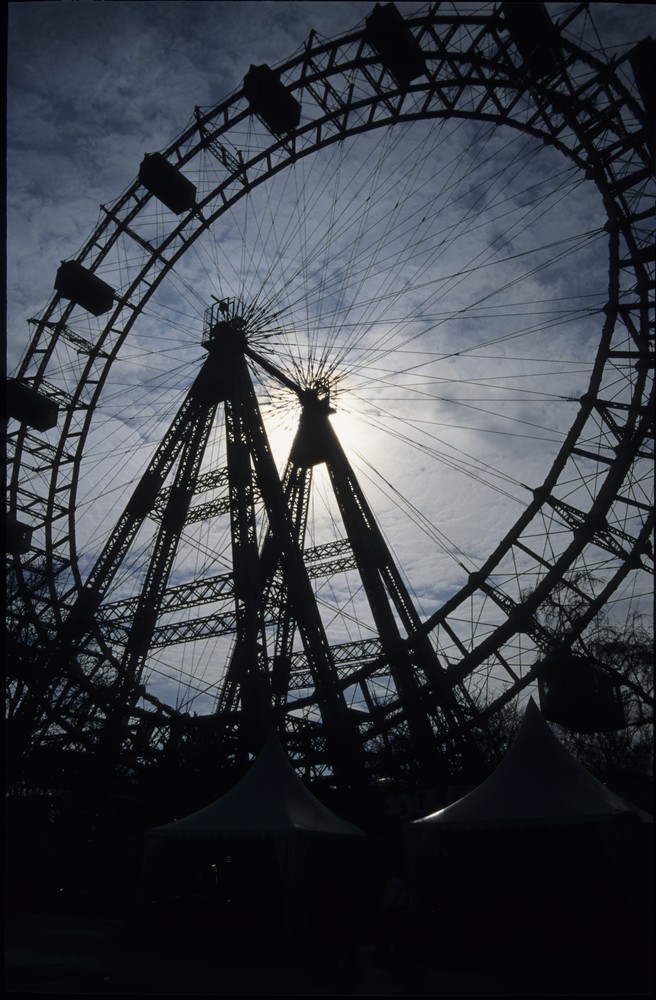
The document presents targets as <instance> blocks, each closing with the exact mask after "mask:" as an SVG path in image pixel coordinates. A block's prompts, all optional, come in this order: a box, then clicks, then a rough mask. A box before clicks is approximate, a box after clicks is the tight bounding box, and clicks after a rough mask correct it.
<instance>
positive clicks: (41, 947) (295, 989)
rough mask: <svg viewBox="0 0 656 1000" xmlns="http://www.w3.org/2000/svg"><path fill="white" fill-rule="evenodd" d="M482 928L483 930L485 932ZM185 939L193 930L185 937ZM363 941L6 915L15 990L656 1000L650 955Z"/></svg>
mask: <svg viewBox="0 0 656 1000" xmlns="http://www.w3.org/2000/svg"><path fill="white" fill-rule="evenodd" d="M482 932H483V928H476V930H475V932H474V933H475V934H476V936H477V937H479V936H480V935H481V933H482ZM183 938H184V935H183ZM479 948H480V950H471V949H470V950H469V951H465V950H464V949H463V950H458V949H451V950H449V952H448V954H442V955H440V954H438V953H437V952H435V951H433V952H432V953H431V949H430V948H427V947H424V948H422V949H417V948H408V949H407V950H406V954H405V955H403V956H392V957H390V956H389V955H385V954H383V953H381V952H382V950H381V949H380V948H377V947H376V946H375V945H370V946H362V947H359V948H357V949H355V951H354V952H353V954H352V955H351V956H349V959H348V960H346V961H344V960H343V959H342V960H337V959H331V958H330V957H327V956H324V957H323V958H321V959H314V960H312V961H308V962H304V960H303V956H302V955H300V954H298V949H295V948H294V944H293V942H292V943H290V944H289V945H288V946H287V948H282V947H281V946H278V947H277V948H276V950H275V951H273V950H270V949H267V947H266V945H265V944H263V943H261V942H260V943H259V944H256V943H255V942H253V945H252V947H250V948H249V947H248V945H247V944H246V942H242V947H239V946H235V943H234V942H232V943H230V944H227V943H225V942H224V943H223V944H222V942H221V940H216V939H213V938H212V937H211V936H209V937H208V936H205V937H204V938H203V939H202V940H201V939H200V936H198V937H196V938H195V939H193V938H190V936H189V935H187V936H186V939H184V940H182V941H181V940H180V939H178V940H177V941H176V940H175V939H171V938H170V937H168V938H167V939H166V940H160V941H158V940H156V939H153V935H152V934H151V933H147V932H146V931H144V930H140V929H139V928H138V927H137V926H136V925H134V924H133V923H132V922H131V921H126V920H120V919H109V918H104V919H102V918H99V917H90V916H85V917H83V918H75V917H73V916H71V915H66V916H63V915H62V916H59V915H55V914H48V915H45V914H40V915H39V914H36V913H25V912H23V913H20V914H18V915H13V916H12V915H8V916H7V918H6V939H5V952H6V958H5V969H6V972H5V990H6V991H7V992H8V993H10V994H11V993H14V994H28V993H33V994H41V995H44V994H45V995H47V994H68V995H76V994H80V995H86V996H98V995H132V996H135V995H136V996H140V995H143V996H158V995H163V996H167V995H168V996H175V995H184V996H198V995H201V996H202V995H206V996H349V995H350V996H652V995H653V978H652V969H651V962H650V960H649V959H647V958H640V959H639V958H635V957H633V958H627V957H626V956H624V957H618V956H612V955H605V956H604V957H603V958H601V957H600V956H595V957H594V958H593V957H591V956H589V957H587V958H586V957H580V956H579V957H578V958H576V959H575V958H573V957H571V956H569V957H566V956H555V955H553V954H552V955H551V956H549V957H548V958H547V957H546V956H544V957H540V958H538V957H537V956H536V957H532V958H531V957H529V956H527V955H526V954H522V953H519V954H514V953H513V952H512V949H511V948H509V950H508V951H507V952H506V953H505V954H501V952H500V951H498V950H497V951H496V952H493V953H486V952H485V950H484V946H483V945H480V946H479Z"/></svg>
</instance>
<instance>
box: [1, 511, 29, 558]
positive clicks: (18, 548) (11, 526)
mask: <svg viewBox="0 0 656 1000" xmlns="http://www.w3.org/2000/svg"><path fill="white" fill-rule="evenodd" d="M32 531H33V529H32V528H31V527H30V525H29V524H24V523H23V522H22V521H19V520H17V518H15V517H13V516H12V515H11V514H7V520H6V523H5V544H6V547H7V552H8V553H9V554H10V555H23V554H24V553H25V552H29V551H30V548H31V547H32Z"/></svg>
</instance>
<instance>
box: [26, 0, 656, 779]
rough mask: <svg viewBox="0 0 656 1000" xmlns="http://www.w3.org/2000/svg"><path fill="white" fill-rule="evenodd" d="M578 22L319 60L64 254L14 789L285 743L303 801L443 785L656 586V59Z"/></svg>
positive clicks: (210, 120) (574, 13) (184, 145)
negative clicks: (570, 615)
mask: <svg viewBox="0 0 656 1000" xmlns="http://www.w3.org/2000/svg"><path fill="white" fill-rule="evenodd" d="M584 7H585V5H580V6H576V7H573V8H572V9H571V10H570V11H569V12H568V13H567V14H566V15H564V16H562V17H561V20H560V21H554V20H552V19H551V18H550V17H549V15H548V13H547V11H546V9H545V8H544V7H543V5H539V4H533V5H523V4H499V5H496V6H491V5H490V6H489V7H486V8H485V9H484V10H483V11H482V12H477V13H471V12H464V13H463V12H462V11H459V10H458V9H457V8H453V9H449V11H448V12H445V5H432V6H430V7H428V8H426V9H425V10H424V11H422V12H419V13H416V14H413V15H412V16H409V17H405V18H404V17H402V16H401V14H400V13H399V12H398V10H397V9H396V8H395V7H394V5H393V4H386V5H383V6H380V5H376V7H375V8H374V9H373V10H372V11H370V12H369V13H368V14H367V17H366V18H365V19H364V21H363V23H362V24H361V25H359V26H358V27H356V28H355V29H354V30H353V31H350V32H348V33H346V34H344V35H342V36H341V37H339V38H335V39H331V40H321V39H319V38H318V36H316V35H315V34H314V33H312V34H310V37H309V39H308V41H307V44H306V45H305V46H304V47H303V49H302V51H300V52H298V53H296V54H295V55H293V56H292V58H290V59H289V60H288V61H286V62H284V63H283V64H281V65H279V66H277V67H275V68H271V67H270V66H268V65H263V66H252V67H251V68H250V70H249V71H248V72H247V74H246V76H245V79H244V83H243V86H242V87H241V88H240V89H239V90H238V91H237V92H235V93H234V94H232V95H230V96H229V97H228V98H227V99H225V100H224V101H222V102H220V103H219V104H217V105H216V106H215V107H212V108H209V109H200V108H196V109H195V111H194V113H193V115H192V117H191V119H190V121H189V123H188V125H187V126H186V127H185V129H184V130H183V131H182V132H181V133H180V135H179V136H178V137H177V138H176V139H175V140H174V141H173V142H172V143H171V145H170V146H169V147H168V148H167V149H165V150H163V151H161V152H157V153H148V154H146V155H145V156H144V159H143V162H142V163H141V166H140V168H139V173H138V177H137V179H136V180H135V181H134V183H132V184H131V185H130V187H129V188H128V189H127V190H126V191H125V192H124V194H122V195H121V196H120V197H119V198H118V199H117V200H115V201H114V202H112V203H111V204H109V205H106V206H103V207H102V213H103V214H102V219H101V222H100V223H99V225H98V226H97V228H96V229H95V231H94V232H93V233H92V234H91V236H90V237H89V239H88V240H87V242H86V243H85V245H84V246H83V247H82V249H81V250H80V251H79V253H78V254H77V255H76V256H75V257H73V258H71V259H70V260H67V261H64V262H62V263H61V266H60V267H59V270H58V271H57V274H56V277H55V281H54V285H55V294H54V295H53V297H52V299H51V300H50V302H49V303H48V305H47V306H46V308H45V309H44V311H43V312H42V313H41V314H40V315H39V316H38V317H37V318H35V319H34V320H31V324H32V326H33V333H32V339H31V342H30V345H29V348H28V350H27V352H26V354H25V357H24V358H23V360H22V362H21V364H20V366H19V368H18V369H17V371H16V372H15V373H14V375H13V377H12V379H10V381H9V387H8V388H9V422H8V428H7V439H8V443H9V456H10V472H9V484H8V509H9V515H8V516H9V522H8V524H9V528H8V532H9V533H8V549H9V562H10V565H9V570H8V572H9V576H10V579H11V581H12V587H13V591H12V593H13V594H14V605H13V607H14V613H15V619H14V627H13V633H14V634H19V635H20V636H22V638H21V639H20V641H19V642H18V643H17V645H16V651H15V655H14V656H13V657H10V660H9V670H8V726H9V734H10V738H11V739H12V740H13V741H14V745H15V747H16V748H18V749H17V751H16V752H17V756H18V757H23V758H24V759H25V760H26V761H31V764H30V765H29V766H31V767H33V768H34V767H36V764H35V763H34V762H35V761H38V760H40V761H46V760H47V761H49V762H50V763H49V764H48V767H50V769H51V771H52V770H53V768H54V769H56V768H57V767H62V768H63V765H62V764H61V761H63V760H66V767H67V768H69V770H70V768H71V760H72V759H73V758H76V759H82V758H84V759H87V760H93V761H95V762H96V763H97V764H98V766H100V767H104V768H105V769H106V773H108V774H109V773H112V774H118V773H123V774H139V773H141V772H143V771H147V770H148V769H149V768H157V767H158V766H160V765H161V764H162V762H163V761H168V760H176V759H182V758H183V757H184V754H185V752H187V751H188V750H189V749H190V748H196V749H198V748H201V749H202V748H204V747H205V748H207V747H211V748H212V753H214V754H218V755H220V757H221V759H222V760H223V761H227V762H232V763H234V764H238V763H239V762H240V761H243V760H245V759H247V758H248V756H249V755H251V754H253V753H256V752H257V751H258V750H259V748H260V747H261V745H262V743H263V741H264V739H265V737H266V735H267V733H268V732H269V731H270V730H271V729H272V728H276V729H277V731H278V733H279V734H280V736H281V737H282V738H283V741H284V743H285V745H286V747H287V750H288V753H289V755H290V758H291V759H292V761H293V762H294V764H295V766H296V767H297V768H298V770H299V771H300V772H301V773H303V774H304V775H306V776H307V777H309V778H314V779H319V778H322V777H328V778H330V780H333V781H335V782H337V783H338V784H340V785H342V786H350V787H353V786H355V787H359V786H362V785H364V784H365V783H367V782H371V781H375V780H379V779H384V778H386V777H388V776H389V774H390V773H391V771H392V769H393V768H395V767H398V762H399V761H402V766H403V767H404V768H406V769H407V772H408V773H415V774H419V775H429V774H435V773H438V772H439V773H442V774H444V775H448V774H449V773H451V772H453V771H454V770H457V768H458V767H459V766H460V765H461V764H462V762H464V761H471V760H474V759H475V758H476V756H477V754H478V753H479V752H480V748H481V745H482V743H484V742H485V740H486V739H487V738H488V736H489V733H488V730H489V722H490V720H491V719H493V718H494V716H495V714H496V713H498V712H500V711H501V710H502V709H503V707H504V706H505V705H506V704H508V703H509V702H512V701H513V700H516V699H518V698H521V697H524V696H526V695H528V693H530V691H531V690H532V689H533V688H534V687H535V685H536V684H537V683H538V681H539V680H540V679H543V678H542V674H541V671H543V670H545V669H546V667H545V664H548V663H549V662H550V658H551V661H552V668H553V666H554V663H553V661H554V654H553V651H554V648H555V647H557V649H558V650H559V654H558V656H556V657H555V661H556V666H558V664H560V666H559V668H558V669H560V671H561V673H563V672H565V673H566V672H567V671H568V670H569V671H570V674H571V673H572V672H574V671H575V669H576V663H577V657H576V655H573V654H576V651H577V649H578V648H579V644H580V642H581V637H582V635H583V633H584V631H585V628H586V627H587V626H588V625H589V623H590V622H591V621H592V620H593V619H594V617H595V615H597V614H598V613H599V611H600V609H602V608H603V607H604V606H605V605H607V604H608V602H609V601H610V600H611V599H612V597H613V595H614V594H616V593H617V592H618V591H620V590H621V589H622V588H623V587H626V586H628V581H630V580H632V579H634V578H635V577H636V576H640V575H642V574H645V573H648V572H652V571H653V553H652V550H651V547H650V537H651V531H652V503H653V498H652V494H651V488H652V480H651V477H652V462H651V446H650V435H651V432H652V420H653V417H652V413H653V410H652V405H653V399H652V394H653V364H654V355H653V294H654V241H653V230H654V200H653V194H654V170H653V166H654V130H653V117H654V116H653V105H652V100H653V98H652V96H651V91H650V90H649V84H648V78H647V71H646V66H647V65H648V63H649V60H650V58H651V56H650V53H651V52H652V50H653V43H652V42H650V40H647V41H646V42H644V43H642V44H641V45H638V46H636V48H635V49H633V50H632V51H631V52H629V53H628V55H627V56H626V57H625V59H624V62H623V64H622V66H620V64H619V63H618V61H617V60H605V59H603V58H601V57H600V56H599V55H597V54H593V53H592V52H590V51H587V50H586V49H585V48H583V47H582V46H581V45H580V44H578V43H575V42H574V41H573V40H572V39H573V37H574V34H573V32H572V31H570V30H568V29H569V28H570V27H571V25H573V24H574V25H575V24H576V22H577V19H580V18H583V17H586V16H588V15H587V14H586V12H585V10H584ZM631 80H632V81H633V83H631ZM627 81H628V82H627ZM483 523H485V524H487V525H488V526H489V525H490V524H491V525H493V527H494V530H495V531H496V533H497V534H496V539H495V541H494V543H493V544H492V546H491V547H488V549H487V550H486V551H483V548H482V538H483V536H482V533H481V530H480V528H481V525H482V524H483ZM583 574H585V575H587V576H588V577H594V580H595V585H594V586H593V587H592V588H591V589H590V590H589V591H585V592H584V591H582V590H581V589H580V587H579V586H578V585H577V583H576V582H575V581H576V580H577V579H579V578H580V577H581V575H583ZM563 587H564V588H565V589H566V590H567V588H570V589H571V590H572V591H576V595H577V598H578V599H579V601H580V602H583V605H582V607H583V610H582V611H581V610H580V613H579V614H578V615H577V617H576V618H575V619H573V620H571V621H570V622H569V624H568V627H567V630H566V632H565V634H558V635H557V636H556V635H554V634H553V632H552V631H551V630H550V628H549V625H548V622H547V621H546V620H545V617H544V615H543V614H542V609H543V608H544V607H545V605H547V604H548V602H549V601H550V600H552V599H553V595H554V594H555V593H556V592H560V591H561V590H562V588H563ZM11 613H12V607H11V606H10V622H11V621H12V619H11ZM11 633H12V627H11V625H10V634H11ZM19 647H20V648H19ZM12 648H13V647H12ZM558 669H556V671H555V674H553V676H552V677H551V679H552V680H553V677H555V680H556V681H557V680H558ZM607 680H608V681H609V682H610V683H612V684H614V685H615V686H617V685H620V684H621V683H622V678H621V677H619V676H618V677H612V676H610V677H608V678H607ZM593 696H594V692H593V691H592V689H590V690H589V697H590V699H592V698H593ZM199 752H200V751H199ZM53 762H54V763H53ZM57 762H59V763H57ZM43 766H45V765H43ZM52 777H53V776H52V774H50V776H49V780H52Z"/></svg>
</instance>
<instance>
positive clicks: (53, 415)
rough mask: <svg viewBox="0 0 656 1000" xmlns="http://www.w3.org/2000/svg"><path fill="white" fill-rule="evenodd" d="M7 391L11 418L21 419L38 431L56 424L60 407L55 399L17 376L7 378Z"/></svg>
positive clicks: (49, 428)
mask: <svg viewBox="0 0 656 1000" xmlns="http://www.w3.org/2000/svg"><path fill="white" fill-rule="evenodd" d="M6 393H7V397H6V399H7V402H6V405H7V417H8V418H9V419H10V420H19V421H20V422H21V423H22V424H27V426H28V427H33V428H34V430H36V431H49V430H51V428H53V427H55V426H56V424H57V417H58V415H59V407H58V406H57V403H56V402H55V401H54V399H49V398H48V397H47V396H44V395H42V394H41V393H40V392H37V390H36V389H33V388H32V386H29V385H25V383H24V382H21V380H20V379H17V378H9V379H7V383H6Z"/></svg>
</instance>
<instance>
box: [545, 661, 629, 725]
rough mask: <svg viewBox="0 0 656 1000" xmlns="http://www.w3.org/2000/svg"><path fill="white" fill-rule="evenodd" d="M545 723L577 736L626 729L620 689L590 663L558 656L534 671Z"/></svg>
mask: <svg viewBox="0 0 656 1000" xmlns="http://www.w3.org/2000/svg"><path fill="white" fill-rule="evenodd" d="M538 690H539V694H540V708H541V710H542V714H543V716H544V718H545V719H547V720H548V721H549V722H555V723H556V725H559V726H565V727H566V728H567V729H573V730H575V731H576V732H579V733H597V732H613V731H615V730H617V729H623V728H624V727H625V726H626V718H625V715H624V706H623V704H622V698H621V692H620V686H619V684H618V683H617V681H616V680H615V679H614V678H613V677H611V676H610V675H609V674H607V673H605V672H604V671H603V670H602V669H601V668H600V667H599V666H598V665H597V664H596V663H595V662H594V661H593V660H591V659H589V658H587V657H583V656H577V655H576V654H575V653H571V652H562V653H560V654H556V655H554V656H552V657H549V658H548V659H546V660H545V661H544V662H543V663H542V664H541V665H540V666H539V667H538Z"/></svg>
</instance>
